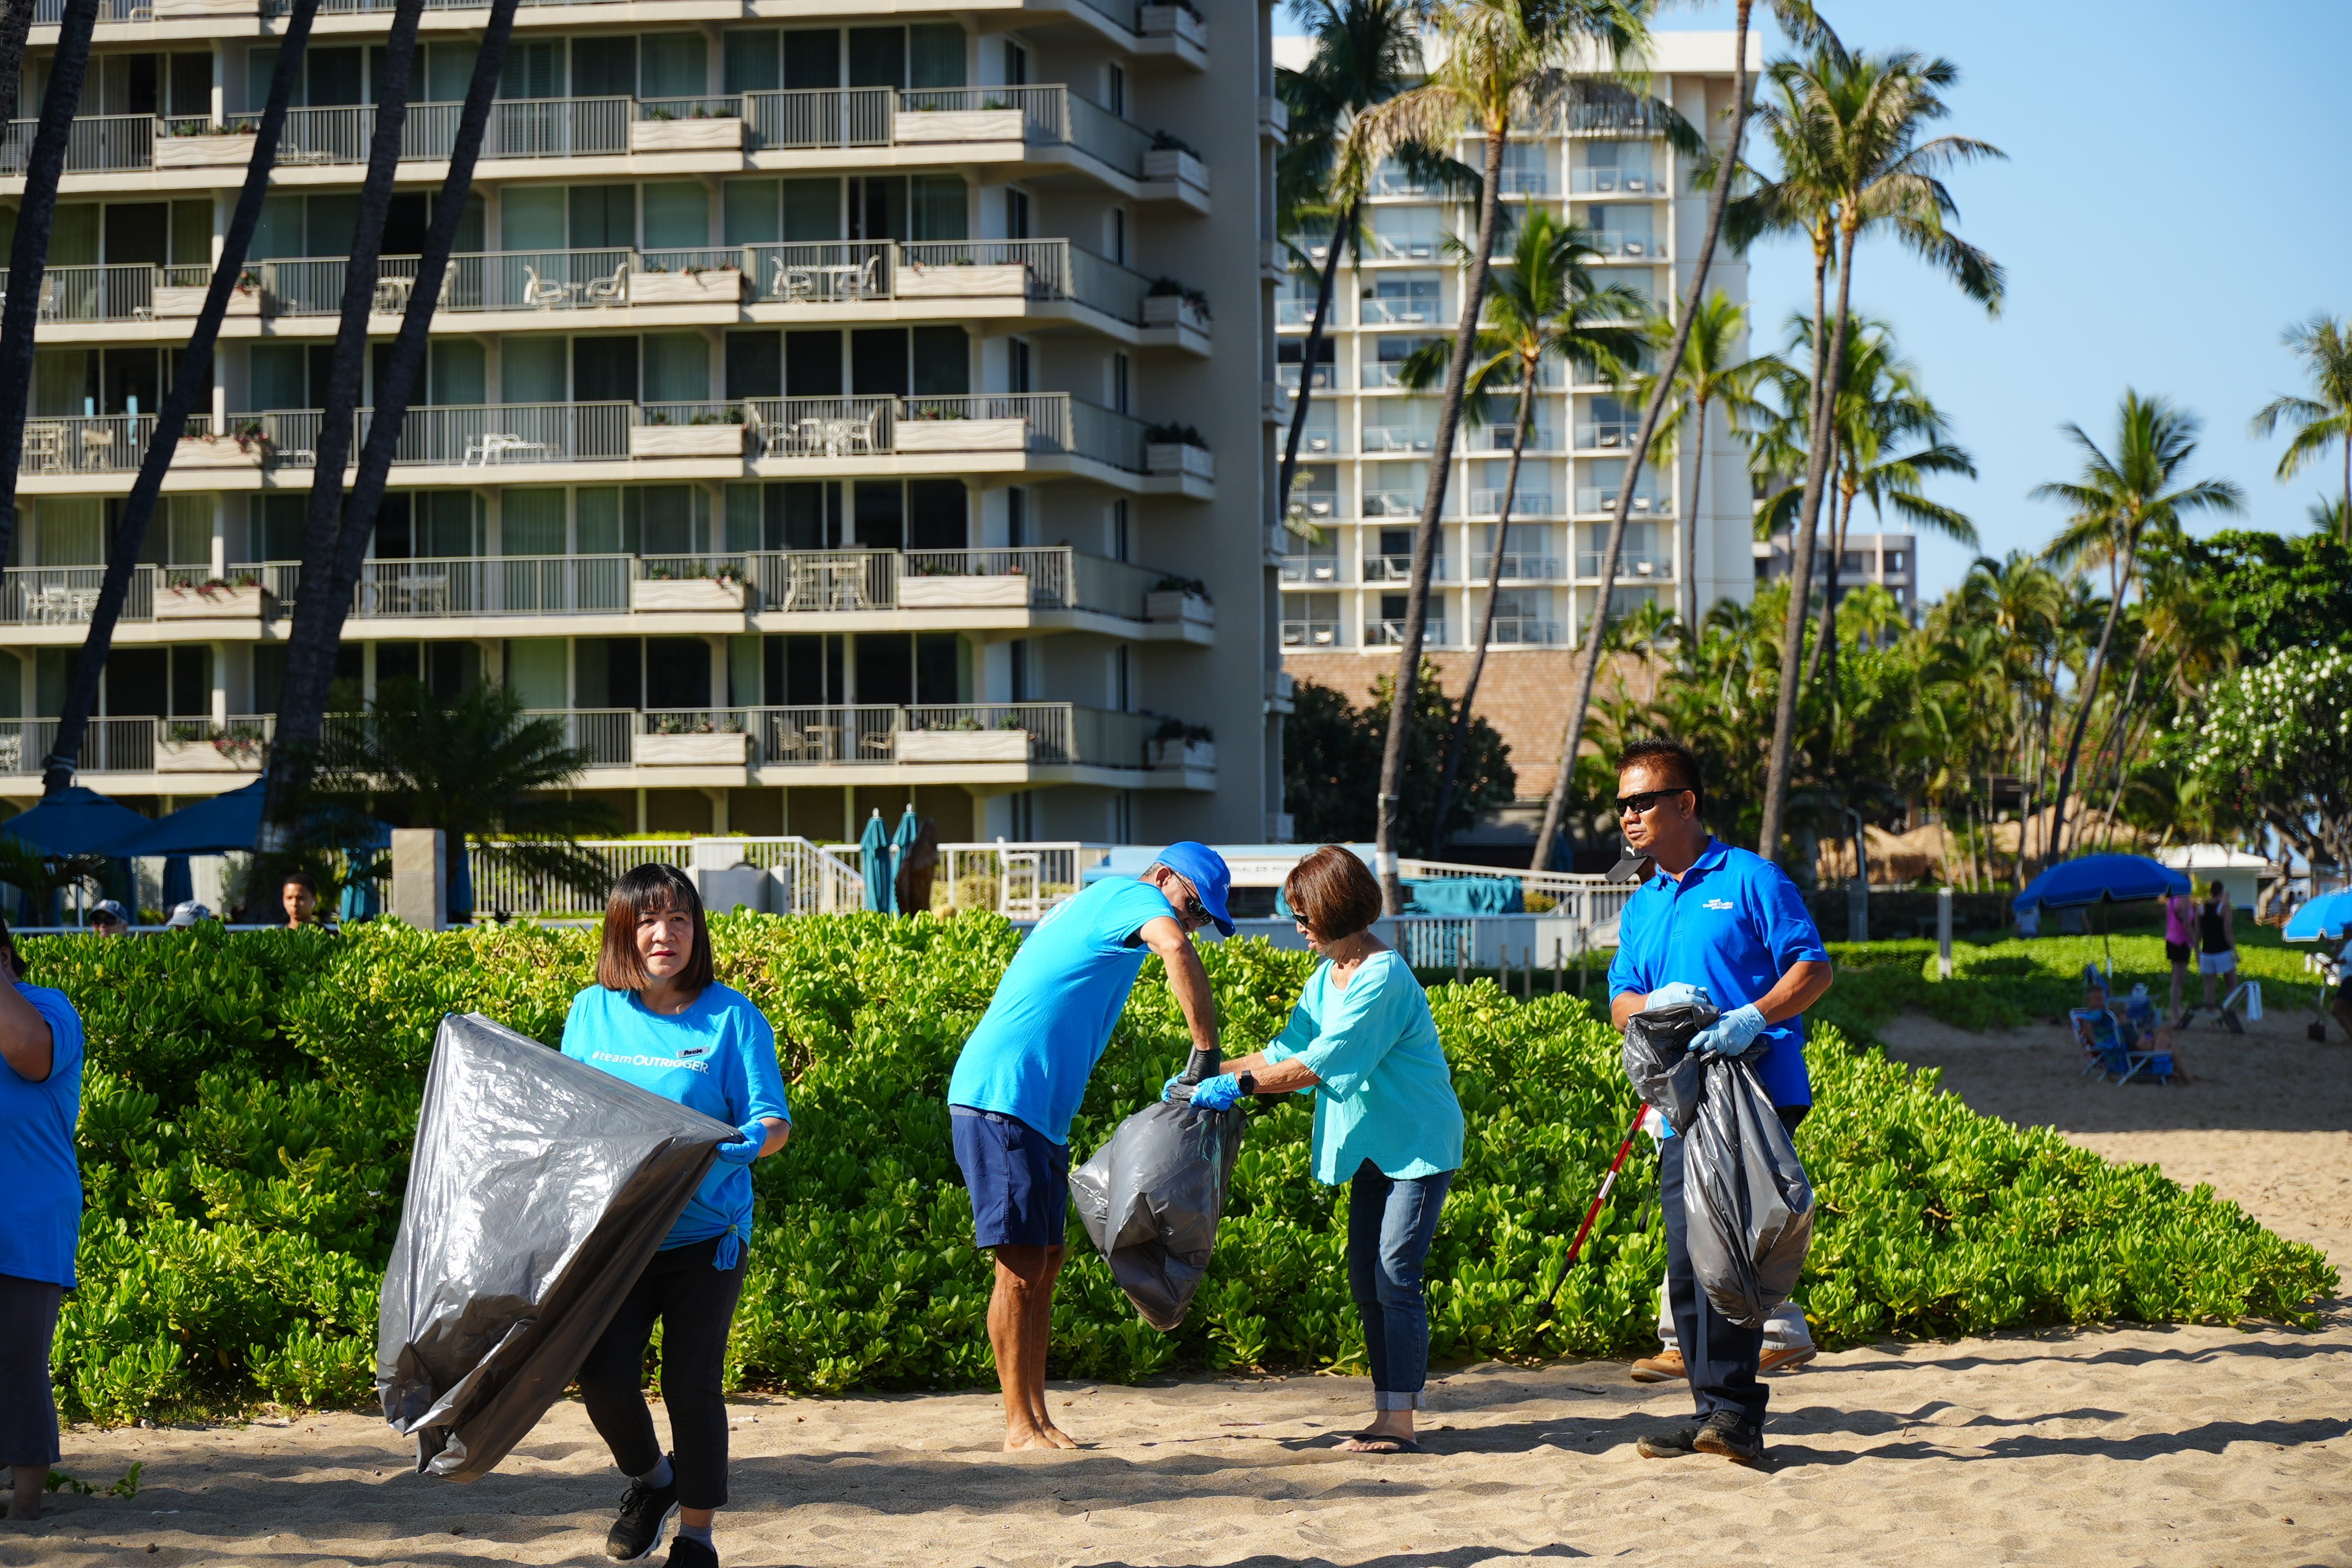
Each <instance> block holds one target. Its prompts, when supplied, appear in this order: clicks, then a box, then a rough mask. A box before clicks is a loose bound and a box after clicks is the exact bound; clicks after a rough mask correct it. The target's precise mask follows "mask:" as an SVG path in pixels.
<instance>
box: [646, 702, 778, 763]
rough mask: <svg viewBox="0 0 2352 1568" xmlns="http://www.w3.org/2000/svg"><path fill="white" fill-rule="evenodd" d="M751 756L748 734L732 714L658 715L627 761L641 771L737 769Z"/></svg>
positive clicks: (749, 736) (741, 722) (738, 719)
mask: <svg viewBox="0 0 2352 1568" xmlns="http://www.w3.org/2000/svg"><path fill="white" fill-rule="evenodd" d="M750 758H751V733H750V731H746V730H745V729H744V728H743V721H741V720H740V718H737V717H736V716H735V715H734V714H731V713H724V714H719V715H718V716H717V717H716V718H713V717H711V716H709V715H705V714H698V713H662V714H657V715H656V716H655V718H654V721H653V728H652V729H650V730H647V731H640V732H639V733H638V734H637V736H636V738H635V741H634V742H633V743H632V744H631V747H630V760H631V761H633V762H635V763H636V765H637V766H639V767H641V768H740V767H742V766H744V765H746V763H748V762H749V761H750Z"/></svg>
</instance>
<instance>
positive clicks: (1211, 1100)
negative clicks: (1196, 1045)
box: [1192, 1072, 1242, 1110]
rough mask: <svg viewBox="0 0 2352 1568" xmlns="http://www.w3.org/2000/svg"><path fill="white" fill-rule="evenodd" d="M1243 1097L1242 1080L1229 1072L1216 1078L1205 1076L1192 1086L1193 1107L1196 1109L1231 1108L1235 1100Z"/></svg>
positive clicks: (1222, 1073)
mask: <svg viewBox="0 0 2352 1568" xmlns="http://www.w3.org/2000/svg"><path fill="white" fill-rule="evenodd" d="M1241 1097H1242V1080H1241V1079H1238V1078H1236V1077H1234V1075H1233V1074H1232V1073H1229V1072H1221V1073H1219V1074H1218V1075H1217V1076H1216V1077H1214V1078H1204V1079H1202V1080H1201V1081H1200V1082H1199V1083H1197V1084H1194V1085H1193V1086H1192V1109H1194V1110H1232V1109H1233V1108H1234V1101H1235V1100H1239V1099H1240V1098H1241Z"/></svg>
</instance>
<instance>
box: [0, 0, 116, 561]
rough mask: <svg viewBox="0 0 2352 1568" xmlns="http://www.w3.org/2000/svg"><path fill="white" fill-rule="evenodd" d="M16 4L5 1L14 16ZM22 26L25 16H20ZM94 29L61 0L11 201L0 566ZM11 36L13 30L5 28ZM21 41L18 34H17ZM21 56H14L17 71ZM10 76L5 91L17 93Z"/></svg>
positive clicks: (1, 377) (12, 521)
mask: <svg viewBox="0 0 2352 1568" xmlns="http://www.w3.org/2000/svg"><path fill="white" fill-rule="evenodd" d="M20 4H22V0H9V5H10V10H11V12H12V13H13V12H14V10H15V8H16V5H20ZM26 20H27V23H28V24H29V21H30V18H29V17H27V18H26ZM97 25H98V0H67V5H66V8H65V15H64V16H63V17H62V18H61V19H60V20H59V22H58V48H57V53H56V54H54V55H52V56H50V57H49V86H48V90H47V92H46V93H44V94H43V95H42V98H41V117H40V123H39V124H38V125H37V127H35V129H34V132H33V147H32V151H31V153H29V154H28V155H27V157H26V164H25V191H24V195H21V196H20V197H18V198H17V203H16V238H15V240H14V241H12V242H11V244H10V245H9V247H8V298H7V302H6V303H5V305H4V306H0V561H5V560H7V559H8V558H9V552H10V550H11V548H12V547H13V546H14V545H15V543H16V474H17V470H18V469H19V468H22V467H23V465H24V460H25V404H26V399H27V398H28V397H30V395H31V394H32V387H33V322H34V321H35V319H36V318H37V316H38V314H39V312H40V305H41V272H42V270H43V268H45V267H46V266H47V263H48V258H49V229H50V227H51V226H52V225H53V224H54V223H55V222H56V220H57V215H58V180H59V179H60V178H61V177H62V176H63V175H64V174H65V169H66V148H67V145H68V142H70V141H71V140H72V137H73V122H74V114H75V111H76V110H79V109H80V108H81V88H82V80H83V79H84V78H85V77H87V76H88V75H89V37H90V33H91V31H92V30H93V29H94V28H95V27H96V26H97ZM7 26H8V28H9V30H10V31H11V32H15V31H16V22H15V21H14V20H13V19H12V20H11V21H9V23H8V24H7ZM16 36H17V37H22V36H23V34H22V33H17V34H16ZM23 62H24V55H23V51H22V49H21V48H20V49H19V51H18V54H17V68H18V70H19V71H20V72H21V70H22V69H23ZM16 82H17V78H16V77H13V76H12V77H11V78H10V79H9V83H8V89H9V92H10V94H11V95H12V96H13V95H14V94H15V92H16Z"/></svg>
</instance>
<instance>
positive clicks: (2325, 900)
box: [2279, 888, 2352, 942]
mask: <svg viewBox="0 0 2352 1568" xmlns="http://www.w3.org/2000/svg"><path fill="white" fill-rule="evenodd" d="M2346 931H2352V888H2347V889H2345V890H2344V891H2342V892H2340V893H2328V894H2325V895H2323V896H2322V897H2319V898H2316V899H2314V900H2311V901H2310V902H2309V903H2307V904H2305V905H2304V906H2303V908H2301V909H2299V910H2295V911H2294V919H2293V920H2291V921H2287V922H2286V930H2284V931H2281V932H2280V933H2279V934H2280V936H2282V937H2283V938H2284V939H2285V940H2286V941H2288V942H2333V941H2335V940H2336V938H2337V937H2339V936H2342V935H2343V934H2344V933H2345V932H2346Z"/></svg>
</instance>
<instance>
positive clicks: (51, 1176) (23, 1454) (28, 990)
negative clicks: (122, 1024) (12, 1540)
mask: <svg viewBox="0 0 2352 1568" xmlns="http://www.w3.org/2000/svg"><path fill="white" fill-rule="evenodd" d="M24 973H25V966H24V963H23V962H22V961H21V960H20V959H18V957H17V956H16V939H15V938H14V937H13V936H11V935H10V934H9V932H8V922H7V921H5V920H0V1194H5V1202H0V1465H5V1466H7V1467H8V1468H9V1469H10V1470H11V1471H12V1472H13V1474H12V1475H11V1477H10V1479H11V1482H12V1483H13V1485H14V1486H15V1491H14V1492H13V1493H12V1494H11V1497H10V1500H9V1504H8V1517H9V1518H10V1519H16V1520H26V1519H38V1518H40V1517H41V1494H42V1492H43V1491H44V1490H45V1489H47V1485H48V1479H49V1467H50V1466H52V1465H54V1464H56V1463H57V1462H58V1458H59V1454H58V1406H57V1402H56V1400H55V1399H54V1398H52V1397H51V1394H50V1392H49V1352H50V1349H51V1347H52V1345H53V1343H54V1342H55V1341H56V1339H57V1333H58V1308H59V1306H60V1305H62V1303H63V1301H64V1300H65V1293H66V1292H67V1291H68V1290H70V1289H73V1287H74V1244H75V1242H76V1240H77V1239H78V1238H79V1236H80V1234H81V1167H80V1165H79V1163H76V1160H75V1155H74V1123H75V1122H77V1121H79V1120H80V1118H81V1063H82V1030H81V1015H80V1014H79V1013H77V1012H75V1011H74V1005H73V1004H72V1003H71V1002H68V1001H67V1000H66V994H65V993H64V992H62V991H52V990H50V989H49V988H48V987H47V986H46V985H27V984H25V982H24V978H23V976H24Z"/></svg>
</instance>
